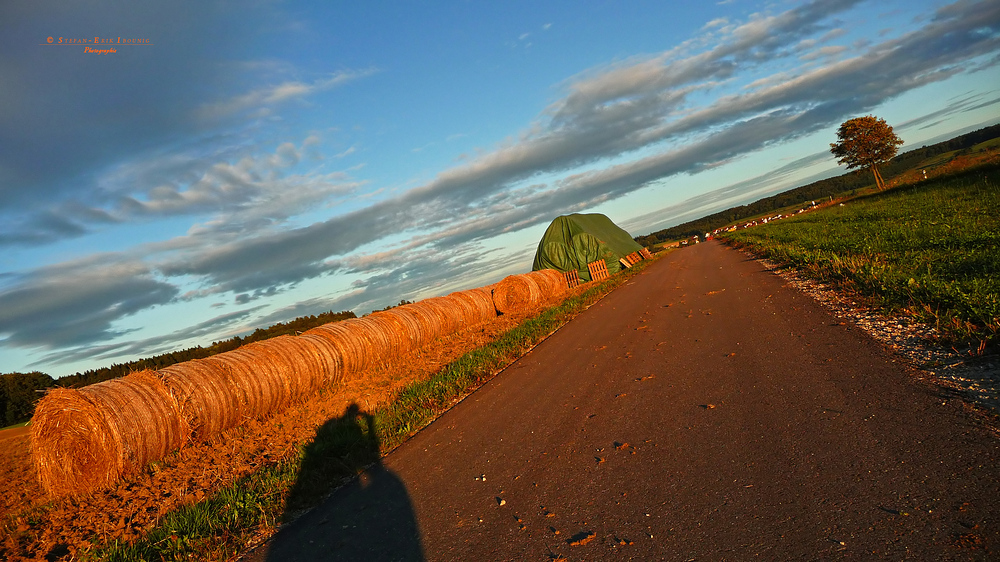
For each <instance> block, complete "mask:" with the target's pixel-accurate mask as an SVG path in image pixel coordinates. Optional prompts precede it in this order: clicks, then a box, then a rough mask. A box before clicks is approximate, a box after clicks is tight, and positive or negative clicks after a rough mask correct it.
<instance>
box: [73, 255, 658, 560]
mask: <svg viewBox="0 0 1000 562" xmlns="http://www.w3.org/2000/svg"><path fill="white" fill-rule="evenodd" d="M649 263H651V262H650V261H642V262H640V263H639V264H637V265H636V266H634V267H633V268H631V269H629V270H627V271H624V272H622V273H619V274H616V275H614V276H613V277H612V278H610V279H608V280H607V281H604V282H602V283H599V284H595V285H594V286H593V287H591V288H590V289H588V290H586V291H585V292H583V293H581V294H579V295H577V296H573V297H571V298H569V299H567V300H565V301H564V302H562V303H561V304H559V305H557V306H555V307H553V308H550V309H548V310H545V311H543V312H541V313H540V314H539V315H537V316H535V317H534V318H530V319H528V320H525V321H524V322H522V323H521V324H520V325H518V326H516V327H515V328H513V329H511V330H509V331H507V332H506V333H504V334H503V335H502V336H500V337H499V338H498V339H497V340H496V341H494V342H493V343H490V344H488V345H485V346H483V347H480V348H478V349H475V350H473V351H470V352H469V353H466V354H465V355H463V356H461V357H460V358H458V359H457V360H456V361H454V362H452V363H451V364H449V365H447V366H446V367H445V368H444V369H442V370H441V371H440V372H438V373H437V374H435V375H434V376H433V377H431V378H429V379H428V380H426V381H421V382H417V383H414V384H411V385H409V386H408V387H406V388H405V389H403V391H401V392H400V393H399V394H398V395H397V396H396V398H395V399H394V400H392V401H391V402H390V403H388V404H386V405H385V406H383V407H380V408H378V409H376V410H375V411H373V412H369V413H364V412H359V411H353V412H351V411H349V412H348V413H347V414H346V415H345V416H344V417H341V418H336V419H332V420H330V421H328V422H327V423H325V424H324V425H323V426H322V427H320V429H319V430H318V431H317V433H316V437H315V438H314V439H313V441H312V442H310V443H308V444H306V445H305V446H303V447H302V448H301V449H300V451H299V454H298V455H296V456H294V458H292V459H291V460H286V461H283V462H280V463H276V464H272V465H269V466H266V467H264V468H262V469H260V470H257V471H256V472H254V473H253V474H250V475H248V476H246V477H244V478H241V479H240V480H238V481H237V482H235V483H234V484H233V485H232V486H229V487H227V488H225V489H223V490H221V491H219V492H217V493H216V494H214V495H213V496H212V497H210V498H207V499H205V500H203V501H200V502H198V503H195V504H192V505H188V506H185V507H183V508H181V509H179V510H177V511H174V512H172V513H169V514H167V515H166V516H165V517H164V518H163V519H162V520H161V521H160V523H159V524H158V525H157V526H156V527H155V528H153V529H151V530H150V531H149V532H147V533H146V535H145V536H144V537H143V538H142V539H140V540H139V541H136V542H135V543H132V544H122V543H118V542H113V543H110V544H105V545H103V546H102V547H100V548H98V549H96V550H94V551H92V552H90V553H88V554H87V556H86V559H88V560H107V561H115V562H117V561H121V562H124V561H160V560H178V561H179V560H222V559H231V558H233V557H234V556H236V555H238V554H239V553H240V552H241V551H243V550H244V549H245V548H246V547H247V545H248V544H249V543H250V542H251V541H252V540H253V539H254V538H255V537H259V536H261V535H262V534H269V532H270V530H272V529H274V528H275V527H276V526H277V525H279V524H280V523H281V522H283V521H285V520H288V519H290V518H292V516H293V514H295V513H298V512H301V510H303V509H306V508H309V507H312V506H313V505H316V504H318V503H319V501H320V500H321V499H322V498H323V497H324V496H325V495H327V494H328V493H329V492H330V491H332V490H333V489H335V488H336V487H337V486H339V485H340V484H341V483H343V482H345V481H347V480H348V479H350V478H352V477H354V476H355V475H356V474H357V473H358V472H359V471H361V470H363V469H364V467H366V466H368V465H370V464H371V463H372V462H374V461H376V460H377V459H378V458H379V456H380V455H382V454H385V453H386V452H388V451H390V450H392V449H393V448H395V447H396V446H398V445H399V444H401V443H402V442H403V441H405V440H406V438H407V437H409V436H410V435H412V434H414V433H416V432H417V431H418V430H420V429H421V428H422V427H424V426H426V425H427V424H429V423H430V422H431V421H433V420H434V419H435V418H436V417H437V416H439V415H440V414H441V413H442V412H444V411H445V410H447V409H448V408H449V407H451V406H452V405H453V404H455V403H456V402H457V401H458V400H460V399H461V398H463V397H464V396H466V395H467V394H469V393H470V392H472V391H473V390H475V389H476V388H478V387H479V386H481V385H482V384H483V383H485V382H486V381H488V380H489V379H491V378H492V377H493V376H494V375H496V374H497V373H498V372H499V371H500V370H502V369H503V368H504V367H506V366H507V365H509V364H510V363H512V362H513V361H515V360H516V359H517V358H519V357H521V356H522V355H524V354H525V353H527V352H528V351H529V350H530V349H531V348H532V347H534V346H535V345H537V344H538V343H539V342H541V341H542V340H544V339H545V338H546V337H548V336H549V335H550V334H551V333H553V332H554V331H555V330H557V329H558V328H559V327H560V326H562V325H563V324H565V323H566V322H568V321H569V320H571V319H572V318H573V317H575V316H576V315H577V314H579V313H581V312H583V311H584V310H586V309H587V308H589V307H590V306H591V305H593V304H594V303H596V302H597V301H599V300H600V299H601V298H603V297H604V296H605V295H607V294H608V293H610V292H611V291H613V290H614V289H615V288H617V287H619V286H621V285H622V284H624V283H625V282H627V281H628V280H629V279H631V278H632V277H634V276H635V275H638V274H639V273H640V272H641V271H642V270H643V269H645V267H646V266H648V265H649Z"/></svg>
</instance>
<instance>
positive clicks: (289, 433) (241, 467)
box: [0, 287, 583, 561]
mask: <svg viewBox="0 0 1000 562" xmlns="http://www.w3.org/2000/svg"><path fill="white" fill-rule="evenodd" d="M580 289H583V288H582V287H581V288H580ZM580 289H578V290H577V291H576V292H578V291H579V290H580ZM568 294H572V293H567V295H568ZM550 304H551V303H550ZM528 316H529V315H506V316H501V317H498V318H497V319H496V320H494V321H492V322H489V323H487V324H484V325H481V326H478V327H475V328H471V329H469V330H466V331H465V332H461V333H457V334H453V335H452V336H449V337H446V338H441V339H440V340H438V341H437V342H435V343H434V344H431V345H430V346H427V347H425V348H423V349H422V350H419V351H418V352H414V353H412V354H410V355H407V356H403V357H399V358H397V359H396V360H395V361H393V362H392V363H391V364H386V365H383V366H381V367H379V368H376V369H371V370H370V371H368V372H366V373H365V374H364V375H363V376H361V377H358V378H357V379H355V380H352V381H347V382H345V383H342V384H341V385H339V386H337V387H335V388H329V389H325V390H323V391H321V392H320V394H318V395H316V396H314V397H313V398H312V399H310V400H308V401H306V402H303V403H300V404H298V405H295V406H292V407H291V408H289V409H288V410H286V411H285V412H282V413H280V414H278V415H276V416H274V417H272V418H270V419H268V420H265V421H262V422H257V421H252V422H249V423H247V424H245V425H243V426H241V427H238V428H234V429H233V430H230V431H228V432H226V433H225V434H223V435H221V436H219V437H217V438H215V439H213V440H212V441H210V442H207V443H200V444H194V445H191V446H187V447H185V448H183V449H181V450H180V451H178V452H176V453H174V454H172V455H170V456H169V457H167V458H166V459H164V460H163V461H160V462H157V463H153V464H151V465H150V466H149V467H147V468H146V470H145V471H144V472H143V473H142V474H140V475H138V476H136V477H134V478H132V479H131V480H129V481H125V482H121V483H119V484H118V485H117V486H115V487H114V488H112V489H109V490H103V491H99V492H95V493H93V494H91V495H89V496H85V497H81V498H66V499H61V500H57V501H55V502H54V503H52V504H51V505H50V504H47V503H46V502H47V501H48V499H47V498H46V497H45V494H44V492H43V490H42V488H41V486H40V485H39V483H38V480H37V478H36V476H35V473H34V469H33V468H32V465H31V456H30V452H29V437H28V435H27V430H26V429H25V431H23V432H21V433H20V434H19V435H16V436H13V437H10V436H6V437H9V438H7V439H4V437H5V436H3V435H0V439H4V441H3V447H0V481H3V482H4V486H2V487H0V516H2V517H0V523H2V525H3V531H2V533H3V534H2V538H0V559H4V560H12V561H13V560H73V559H76V558H78V556H77V555H78V554H79V553H81V551H85V550H86V549H89V548H91V547H93V546H94V545H96V544H101V543H103V542H106V541H109V540H115V539H118V540H123V541H132V540H134V539H136V538H137V537H139V536H141V535H142V534H143V533H144V532H145V530H146V529H149V528H151V527H153V526H154V525H155V524H156V522H157V520H158V519H159V518H160V517H161V516H163V515H164V514H166V513H168V512H170V511H172V510H174V509H176V508H177V507H179V506H181V505H184V504H189V503H193V502H197V501H199V500H201V499H202V498H204V497H206V496H208V495H211V494H212V493H213V492H215V491H216V490H218V489H220V488H221V487H223V486H225V485H227V484H229V483H231V482H233V481H234V480H236V479H238V478H240V477H241V476H244V475H246V474H248V473H250V472H252V471H253V470H254V469H255V468H257V467H258V466H260V465H264V464H269V463H273V462H275V461H277V460H280V459H282V458H284V457H286V456H287V455H291V454H294V453H295V451H296V449H297V447H298V445H300V444H302V443H305V442H307V441H309V440H310V439H311V437H312V436H313V435H314V434H315V431H316V428H318V427H319V426H321V425H322V424H323V423H324V422H325V421H327V420H329V419H331V418H335V417H338V416H341V415H343V413H344V411H345V409H346V408H347V406H348V405H349V404H351V403H357V404H358V405H359V406H361V408H362V409H364V410H371V409H374V408H376V407H377V406H379V405H380V404H382V403H384V402H385V401H387V400H388V399H389V398H391V397H392V396H394V395H395V394H396V393H397V392H398V391H399V390H401V389H402V388H403V387H405V386H406V385H407V384H409V383H411V382H413V381H417V380H422V379H426V378H428V377H430V376H431V375H432V374H434V373H435V372H437V371H438V370H440V369H441V368H442V367H443V366H444V365H447V364H448V363H450V362H451V361H453V360H455V359H456V358H458V357H459V356H461V355H462V354H463V353H465V352H467V351H470V350H472V349H475V348H476V347H479V346H481V345H484V344H485V343H488V342H490V341H493V340H494V339H496V337H498V336H499V335H501V334H502V333H504V332H505V331H507V330H509V329H510V328H512V327H514V326H516V325H517V324H518V323H520V322H521V321H523V320H524V319H525V318H526V317H528ZM18 429H21V428H18ZM263 532H264V533H265V534H266V533H267V532H268V531H267V530H263Z"/></svg>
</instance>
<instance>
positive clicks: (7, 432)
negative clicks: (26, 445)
mask: <svg viewBox="0 0 1000 562" xmlns="http://www.w3.org/2000/svg"><path fill="white" fill-rule="evenodd" d="M29 431H31V429H30V428H29V427H28V426H26V425H22V426H21V427H12V428H10V429H0V441H3V440H4V439H13V438H15V437H20V436H22V435H27V434H28V432H29Z"/></svg>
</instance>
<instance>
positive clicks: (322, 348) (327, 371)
mask: <svg viewBox="0 0 1000 562" xmlns="http://www.w3.org/2000/svg"><path fill="white" fill-rule="evenodd" d="M298 339H299V340H300V341H301V342H303V343H304V344H306V345H309V346H310V347H312V348H313V352H314V353H315V354H316V357H317V358H318V359H319V361H320V362H321V363H322V364H323V366H324V369H323V383H322V385H323V386H326V385H330V384H335V383H339V382H340V381H341V380H342V378H343V371H344V358H343V357H341V356H340V349H339V348H338V347H337V346H335V345H333V344H332V343H330V340H328V339H326V338H324V337H322V336H317V335H316V334H302V335H300V336H298Z"/></svg>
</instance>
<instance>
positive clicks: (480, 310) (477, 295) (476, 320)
mask: <svg viewBox="0 0 1000 562" xmlns="http://www.w3.org/2000/svg"><path fill="white" fill-rule="evenodd" d="M448 296H449V297H454V298H458V299H462V300H464V301H465V302H466V303H468V305H469V307H470V311H469V313H468V314H469V318H470V321H469V324H470V325H476V324H481V323H483V322H486V321H488V320H492V319H494V318H496V316H497V311H496V308H495V307H494V306H493V295H491V294H490V293H489V292H488V291H484V290H482V289H469V290H468V291H458V292H455V293H452V294H450V295H448Z"/></svg>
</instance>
